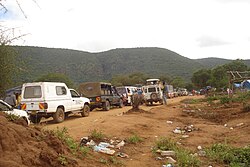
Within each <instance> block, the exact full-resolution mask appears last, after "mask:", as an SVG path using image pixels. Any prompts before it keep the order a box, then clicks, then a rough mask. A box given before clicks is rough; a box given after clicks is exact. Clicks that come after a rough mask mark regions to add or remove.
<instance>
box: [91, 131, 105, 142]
mask: <svg viewBox="0 0 250 167" xmlns="http://www.w3.org/2000/svg"><path fill="white" fill-rule="evenodd" d="M105 137H106V135H104V134H103V133H102V132H101V131H98V130H96V129H94V130H93V131H91V134H90V138H91V139H93V140H97V141H100V140H103V139H104V138H105Z"/></svg>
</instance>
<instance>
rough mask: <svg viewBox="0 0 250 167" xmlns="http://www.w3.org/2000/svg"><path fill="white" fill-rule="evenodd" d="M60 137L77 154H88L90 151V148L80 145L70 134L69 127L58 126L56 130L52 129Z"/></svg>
mask: <svg viewBox="0 0 250 167" xmlns="http://www.w3.org/2000/svg"><path fill="white" fill-rule="evenodd" d="M52 133H54V134H55V136H57V137H58V138H59V139H61V140H62V141H63V142H64V143H65V144H66V145H67V146H68V147H69V149H70V150H71V152H72V153H73V154H75V155H79V154H78V153H80V155H81V156H86V155H87V154H88V152H89V151H90V148H88V147H84V146H79V144H78V143H77V142H76V141H75V140H74V139H73V138H72V137H70V136H69V134H68V130H67V128H65V127H63V128H62V129H59V128H57V129H56V130H54V131H52Z"/></svg>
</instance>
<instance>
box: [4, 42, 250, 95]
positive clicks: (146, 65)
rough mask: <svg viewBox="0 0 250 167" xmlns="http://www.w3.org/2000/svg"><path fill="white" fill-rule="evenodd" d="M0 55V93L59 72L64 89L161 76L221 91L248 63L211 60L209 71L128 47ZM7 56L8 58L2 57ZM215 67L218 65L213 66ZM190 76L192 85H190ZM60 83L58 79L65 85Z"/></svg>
mask: <svg viewBox="0 0 250 167" xmlns="http://www.w3.org/2000/svg"><path fill="white" fill-rule="evenodd" d="M0 53H1V55H4V56H1V59H4V60H8V61H0V62H1V63H0V68H1V70H3V69H4V67H3V64H7V65H8V68H7V69H9V70H7V72H4V75H1V78H0V79H1V81H2V80H3V81H5V82H1V84H0V90H1V91H2V92H0V93H2V95H3V93H4V90H6V89H8V88H10V87H13V86H18V85H20V84H22V83H24V82H33V81H36V80H40V81H41V80H44V78H46V77H52V78H53V80H58V79H55V78H57V77H58V76H55V75H59V74H63V75H64V76H66V77H69V78H68V79H66V81H67V82H68V81H69V83H68V86H69V87H71V83H70V82H71V81H72V82H73V85H76V86H77V84H79V83H82V82H90V81H108V82H112V83H113V84H114V85H116V86H120V85H132V84H135V83H136V84H139V83H144V81H145V78H161V79H162V80H165V81H167V83H168V84H173V85H174V87H187V88H188V89H190V90H191V89H193V86H196V87H197V88H202V87H204V86H207V85H211V86H214V87H217V88H221V87H225V84H227V83H228V82H227V75H226V74H225V71H226V70H246V67H247V66H246V65H245V64H247V65H250V60H244V61H241V60H236V61H230V60H224V59H217V58H213V59H210V61H209V62H210V63H211V64H212V65H211V66H209V67H210V68H214V69H206V68H207V65H204V62H203V61H202V59H199V60H192V59H188V58H186V57H183V56H181V55H179V54H177V53H175V52H172V51H170V50H167V49H162V48H128V49H114V50H110V51H106V52H100V53H89V52H83V51H76V50H68V49H52V48H41V47H29V46H11V47H10V46H5V45H1V47H0ZM15 53H16V54H15ZM7 55H12V56H8V59H5V57H6V56H7ZM17 58H18V59H17ZM20 60H22V61H20ZM217 60H219V61H217ZM7 62H9V63H7ZM20 62H22V63H20ZM199 62H201V63H199ZM215 62H216V63H215ZM225 63H228V64H225ZM223 64H224V65H223ZM217 65H220V66H218V67H216V66H217ZM215 67H216V68H215ZM197 70H198V71H197ZM16 71H20V72H19V73H16ZM194 72H195V73H194ZM5 74H6V76H5ZM51 75H52V76H51ZM62 78H64V79H65V77H62ZM191 78H192V82H193V84H194V85H193V84H192V83H190V79H191ZM64 79H63V80H61V79H60V81H65V80H64ZM66 81H65V82H66ZM11 82H13V83H15V85H14V84H11ZM7 83H8V84H7Z"/></svg>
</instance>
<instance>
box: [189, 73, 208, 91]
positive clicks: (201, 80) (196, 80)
mask: <svg viewBox="0 0 250 167" xmlns="http://www.w3.org/2000/svg"><path fill="white" fill-rule="evenodd" d="M210 78H211V70H207V69H201V70H199V71H197V72H195V73H194V74H193V76H192V78H191V81H192V83H193V84H194V85H195V86H196V87H198V88H202V87H205V86H207V84H208V80H209V79H210Z"/></svg>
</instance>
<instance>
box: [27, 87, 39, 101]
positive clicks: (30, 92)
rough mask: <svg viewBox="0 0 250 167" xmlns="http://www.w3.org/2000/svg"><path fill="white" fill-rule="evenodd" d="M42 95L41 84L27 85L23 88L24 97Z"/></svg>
mask: <svg viewBox="0 0 250 167" xmlns="http://www.w3.org/2000/svg"><path fill="white" fill-rule="evenodd" d="M40 97H42V91H41V86H27V87H25V89H24V95H23V98H24V99H28V98H40Z"/></svg>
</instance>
